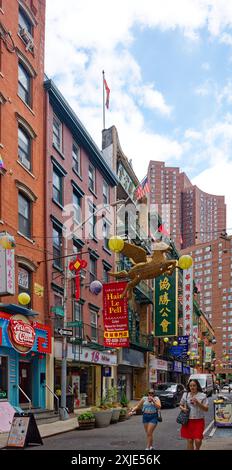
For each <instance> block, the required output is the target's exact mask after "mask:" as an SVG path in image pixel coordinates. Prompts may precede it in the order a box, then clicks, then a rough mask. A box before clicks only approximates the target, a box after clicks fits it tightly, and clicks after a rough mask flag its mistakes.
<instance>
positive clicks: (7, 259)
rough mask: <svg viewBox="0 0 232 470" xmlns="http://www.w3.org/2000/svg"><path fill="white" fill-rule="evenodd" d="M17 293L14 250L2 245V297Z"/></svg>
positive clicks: (0, 254) (0, 279)
mask: <svg viewBox="0 0 232 470" xmlns="http://www.w3.org/2000/svg"><path fill="white" fill-rule="evenodd" d="M14 294H15V259H14V250H6V249H5V248H3V247H2V246H0V297H1V296H3V295H14Z"/></svg>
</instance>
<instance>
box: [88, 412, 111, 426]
mask: <svg viewBox="0 0 232 470" xmlns="http://www.w3.org/2000/svg"><path fill="white" fill-rule="evenodd" d="M93 413H94V416H95V420H96V428H105V427H106V426H109V424H110V421H111V418H112V414H113V411H112V409H109V410H101V411H94V412H93Z"/></svg>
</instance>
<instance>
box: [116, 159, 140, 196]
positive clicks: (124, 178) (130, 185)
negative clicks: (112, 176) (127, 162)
mask: <svg viewBox="0 0 232 470" xmlns="http://www.w3.org/2000/svg"><path fill="white" fill-rule="evenodd" d="M117 176H118V179H119V181H120V183H121V185H122V187H123V188H124V189H125V191H126V192H127V194H128V196H130V198H131V199H132V200H133V199H134V194H135V189H136V185H135V184H134V182H133V181H132V179H131V177H130V176H129V174H128V173H127V171H126V169H125V168H124V166H123V165H122V164H121V163H119V165H118V172H117Z"/></svg>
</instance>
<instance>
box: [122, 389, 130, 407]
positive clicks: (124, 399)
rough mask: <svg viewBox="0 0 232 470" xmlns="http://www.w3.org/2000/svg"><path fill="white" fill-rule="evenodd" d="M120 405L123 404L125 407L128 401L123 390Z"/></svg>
mask: <svg viewBox="0 0 232 470" xmlns="http://www.w3.org/2000/svg"><path fill="white" fill-rule="evenodd" d="M120 403H121V405H122V406H124V407H125V408H126V407H127V405H128V403H129V400H128V398H127V396H126V394H125V392H123V394H122V398H121V402H120Z"/></svg>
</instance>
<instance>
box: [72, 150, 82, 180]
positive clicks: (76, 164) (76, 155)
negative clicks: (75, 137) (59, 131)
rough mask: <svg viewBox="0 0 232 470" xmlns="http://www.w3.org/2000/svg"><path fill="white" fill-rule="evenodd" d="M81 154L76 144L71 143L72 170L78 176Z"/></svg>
mask: <svg viewBox="0 0 232 470" xmlns="http://www.w3.org/2000/svg"><path fill="white" fill-rule="evenodd" d="M80 157H81V154H80V148H79V147H78V145H77V144H76V142H73V146H72V159H73V170H75V172H76V173H77V174H78V175H80V174H81V160H80Z"/></svg>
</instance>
